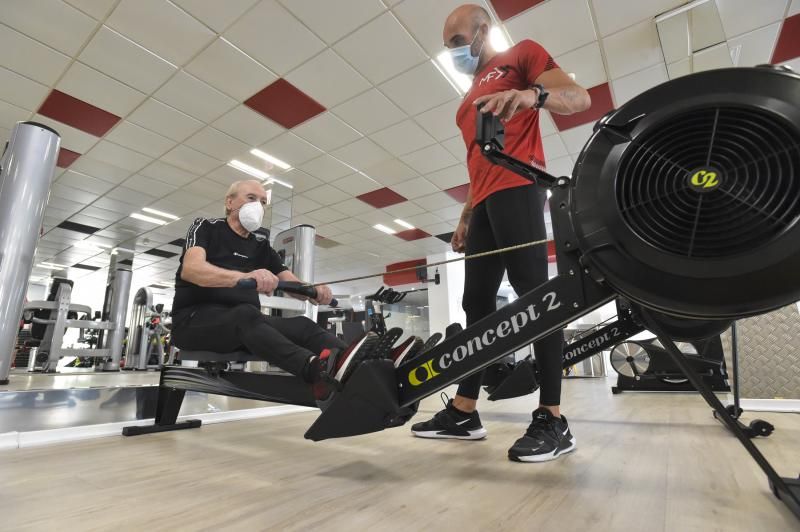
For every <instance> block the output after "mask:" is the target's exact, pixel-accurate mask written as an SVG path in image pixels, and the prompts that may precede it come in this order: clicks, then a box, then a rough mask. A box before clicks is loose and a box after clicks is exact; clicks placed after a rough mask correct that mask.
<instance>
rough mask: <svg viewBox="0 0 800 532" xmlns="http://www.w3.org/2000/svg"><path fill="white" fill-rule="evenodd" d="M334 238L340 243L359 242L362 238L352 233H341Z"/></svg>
mask: <svg viewBox="0 0 800 532" xmlns="http://www.w3.org/2000/svg"><path fill="white" fill-rule="evenodd" d="M337 223H338V222H337ZM333 240H335V241H336V242H339V243H340V244H352V243H354V242H359V241H360V240H361V237H359V236H357V235H354V234H351V233H341V234H338V235H336V238H334V239H333Z"/></svg>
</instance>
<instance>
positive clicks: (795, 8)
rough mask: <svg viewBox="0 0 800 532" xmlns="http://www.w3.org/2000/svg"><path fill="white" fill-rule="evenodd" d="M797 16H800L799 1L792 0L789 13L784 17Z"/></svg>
mask: <svg viewBox="0 0 800 532" xmlns="http://www.w3.org/2000/svg"><path fill="white" fill-rule="evenodd" d="M797 14H800V0H792V3H791V5H790V6H789V12H788V13H787V14H786V17H787V18H788V17H793V16H795V15H797Z"/></svg>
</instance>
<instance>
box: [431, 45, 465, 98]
mask: <svg viewBox="0 0 800 532" xmlns="http://www.w3.org/2000/svg"><path fill="white" fill-rule="evenodd" d="M431 62H432V63H433V66H435V67H436V68H437V70H439V72H441V73H442V75H443V76H444V77H445V79H446V80H447V81H449V82H450V85H452V86H453V88H454V89H455V90H456V92H457V93H458V94H459V95H461V96H463V95H465V94H466V93H467V91H468V90H469V88H470V87H471V86H472V79H471V78H470V77H469V76H467V75H466V74H462V73H461V72H459V71H458V70H456V67H454V66H453V58H452V57H451V56H450V52H448V51H447V50H445V51H444V52H442V53H440V54H439V55H437V56H436V61H433V60H431Z"/></svg>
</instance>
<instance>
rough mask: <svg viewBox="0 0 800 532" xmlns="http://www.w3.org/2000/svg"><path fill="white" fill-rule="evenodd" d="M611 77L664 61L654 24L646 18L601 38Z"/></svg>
mask: <svg viewBox="0 0 800 532" xmlns="http://www.w3.org/2000/svg"><path fill="white" fill-rule="evenodd" d="M603 48H604V49H605V51H606V60H607V61H608V75H609V76H610V77H611V79H617V78H621V77H622V76H626V75H628V74H631V73H633V72H637V71H639V70H642V69H644V68H647V67H651V66H653V65H656V64H658V63H659V62H663V61H664V55H663V53H662V51H661V44H660V42H659V40H658V32H657V31H656V24H655V22H654V21H652V20H647V21H645V22H641V23H639V24H636V25H635V26H631V27H630V28H626V29H624V30H622V31H620V32H618V33H615V34H614V35H610V36H608V37H606V38H605V39H603Z"/></svg>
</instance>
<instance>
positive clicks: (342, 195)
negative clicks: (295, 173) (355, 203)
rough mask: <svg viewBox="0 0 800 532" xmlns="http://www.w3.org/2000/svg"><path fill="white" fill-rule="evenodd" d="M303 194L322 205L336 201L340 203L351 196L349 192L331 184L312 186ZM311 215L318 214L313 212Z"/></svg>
mask: <svg viewBox="0 0 800 532" xmlns="http://www.w3.org/2000/svg"><path fill="white" fill-rule="evenodd" d="M303 195H305V196H306V197H307V198H310V199H312V200H314V201H316V202H317V203H319V204H321V205H333V204H334V203H339V202H341V201H344V200H346V199H349V198H350V195H349V194H347V193H346V192H343V191H341V190H339V189H338V188H335V187H333V186H331V185H322V186H321V187H316V188H312V189H311V190H307V191H305V192H304V193H303ZM311 216H317V215H315V214H314V213H311ZM320 219H321V218H320Z"/></svg>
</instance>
